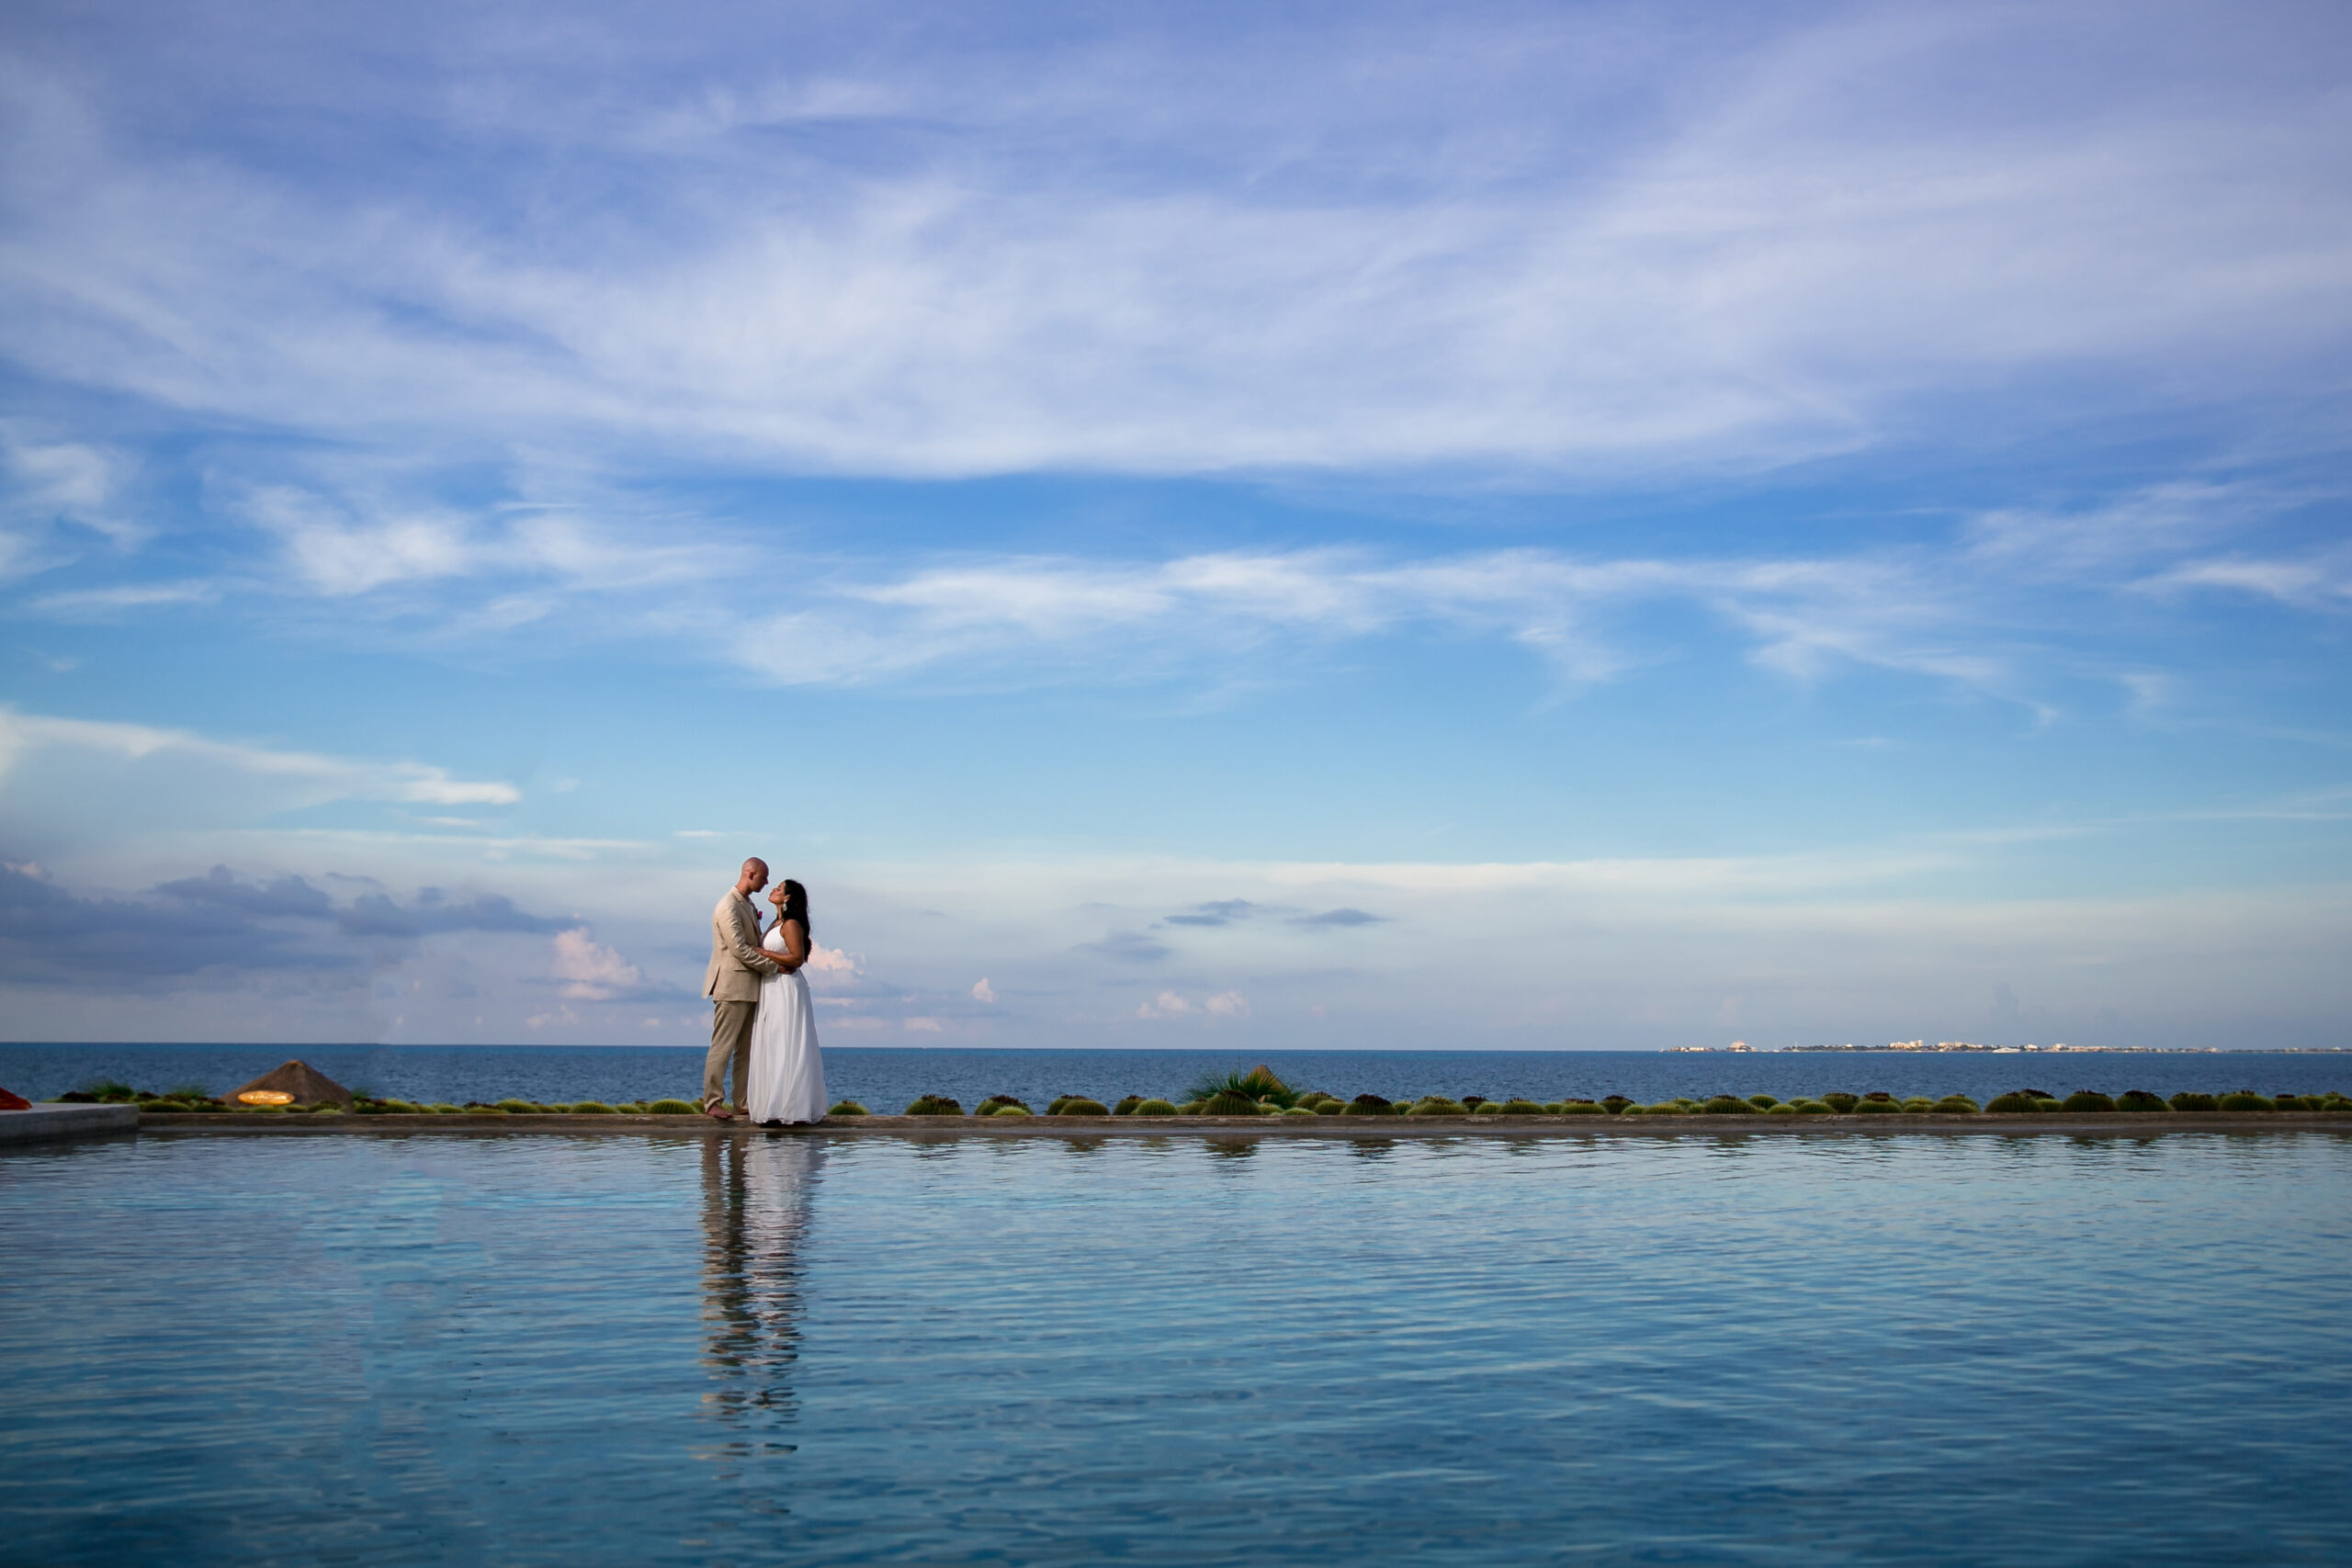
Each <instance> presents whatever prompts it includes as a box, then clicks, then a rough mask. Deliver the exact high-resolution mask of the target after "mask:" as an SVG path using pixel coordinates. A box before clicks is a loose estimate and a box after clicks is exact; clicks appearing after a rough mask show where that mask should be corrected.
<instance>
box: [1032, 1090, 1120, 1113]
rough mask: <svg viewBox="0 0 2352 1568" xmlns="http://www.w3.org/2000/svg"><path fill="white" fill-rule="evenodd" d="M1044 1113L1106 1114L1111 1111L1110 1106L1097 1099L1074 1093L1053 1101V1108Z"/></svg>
mask: <svg viewBox="0 0 2352 1568" xmlns="http://www.w3.org/2000/svg"><path fill="white" fill-rule="evenodd" d="M1109 1114H1111V1111H1110V1108H1109V1107H1108V1106H1105V1105H1104V1104H1103V1102H1102V1101H1101V1100H1088V1099H1086V1098H1085V1097H1084V1096H1082V1095H1075V1094H1074V1095H1071V1096H1069V1098H1068V1099H1066V1100H1057V1101H1055V1103H1054V1107H1053V1109H1051V1110H1049V1111H1046V1115H1048V1116H1108V1115H1109Z"/></svg>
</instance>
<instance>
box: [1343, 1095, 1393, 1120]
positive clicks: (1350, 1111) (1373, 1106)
mask: <svg viewBox="0 0 2352 1568" xmlns="http://www.w3.org/2000/svg"><path fill="white" fill-rule="evenodd" d="M1396 1114H1397V1108H1396V1107H1395V1106H1394V1105H1391V1104H1390V1103H1388V1101H1386V1100H1383V1099H1381V1098H1380V1096H1378V1095H1376V1094H1360V1095H1358V1096H1356V1097H1355V1098H1354V1099H1353V1100H1350V1101H1348V1103H1347V1105H1346V1106H1345V1107H1344V1108H1342V1109H1341V1111H1340V1115H1342V1116H1394V1115H1396Z"/></svg>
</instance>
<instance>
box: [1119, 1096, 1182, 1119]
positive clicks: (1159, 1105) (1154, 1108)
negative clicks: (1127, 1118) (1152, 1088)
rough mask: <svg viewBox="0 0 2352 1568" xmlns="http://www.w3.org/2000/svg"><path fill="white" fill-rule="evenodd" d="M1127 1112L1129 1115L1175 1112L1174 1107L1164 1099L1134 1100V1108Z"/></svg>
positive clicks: (1156, 1114)
mask: <svg viewBox="0 0 2352 1568" xmlns="http://www.w3.org/2000/svg"><path fill="white" fill-rule="evenodd" d="M1128 1114H1129V1115H1131V1116H1173V1115H1175V1114H1176V1107H1175V1106H1173V1105H1171V1104H1170V1103H1169V1102H1168V1101H1167V1100H1137V1101H1136V1108H1135V1109H1134V1110H1133V1111H1129V1112H1128Z"/></svg>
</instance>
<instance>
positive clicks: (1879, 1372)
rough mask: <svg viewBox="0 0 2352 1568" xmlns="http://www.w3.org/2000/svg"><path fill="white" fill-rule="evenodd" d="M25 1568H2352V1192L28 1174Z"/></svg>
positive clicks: (2165, 1154) (64, 1170)
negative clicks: (2351, 1424) (1707, 1567)
mask: <svg viewBox="0 0 2352 1568" xmlns="http://www.w3.org/2000/svg"><path fill="white" fill-rule="evenodd" d="M0 1226H5V1232H0V1234H5V1235H6V1236H7V1238H8V1250H7V1253H6V1261H5V1263H0V1269H5V1276H0V1277H5V1281H6V1283H5V1288H0V1413H4V1414H5V1420H0V1558H5V1559H6V1560H7V1561H10V1562H64V1563H74V1562H89V1563H98V1562H106V1563H120V1562H141V1561H170V1562H198V1563H201V1562H229V1561H232V1560H233V1561H249V1560H268V1561H277V1562H339V1563H373V1562H420V1561H426V1560H433V1561H440V1562H458V1563H470V1562H498V1563H512V1562H550V1563H566V1564H578V1563H586V1562H594V1563H605V1562H611V1563H672V1562H675V1563H706V1562H707V1563H752V1562H796V1563H798V1562H808V1563H828V1562H1018V1563H1065V1562H1067V1563H1081V1562H1084V1563H1092V1562H1137V1563H1169V1564H1176V1563H1186V1564H1190V1563H1204V1562H1207V1563H1221V1562H1231V1563H1258V1562H1269V1563H1272V1562H1283V1563H1291V1562H1333V1563H1340V1562H1350V1563H1352V1562H1367V1561H1385V1560H1395V1561H1405V1560H1416V1561H1420V1562H1443V1563H1469V1562H1480V1563H1484V1562H1493V1563H1506V1562H1509V1563H1519V1562H1555V1561H1574V1562H1677V1563H1718V1562H1720V1563H1788V1564H1799V1563H1819V1562H1905V1563H1953V1564H1963V1563H1964V1564H1986V1563H2036V1564H2039V1563H2116V1562H2135V1563H2151V1562H2177V1563H2197V1564H2212V1563H2231V1562H2244V1563H2266V1564H2275V1563H2296V1562H2312V1563H2319V1562H2329V1563H2340V1562H2345V1561H2347V1560H2352V1506H2348V1505H2347V1503H2346V1496H2347V1485H2346V1481H2347V1477H2346V1458H2345V1451H2344V1450H2343V1447H2342V1438H2341V1423H2342V1421H2343V1419H2344V1417H2345V1416H2346V1412H2347V1411H2352V1313H2347V1311H2346V1308H2347V1306H2352V1245H2347V1243H2352V1139H2347V1138H2346V1137H2343V1136H2340V1135H2334V1134H2318V1133H2261V1134H2241V1135H2233V1134H2219V1133H2203V1134H2169V1135H2165V1136H2161V1137H2147V1138H2126V1137H2099V1138H2080V1139H2075V1138H2060V1137H2053V1136H2046V1135H2045V1136H2018V1137H1992V1136H1985V1137H1970V1138H1936V1137H1926V1136H1901V1135H1894V1136H1883V1137H1873V1138H1852V1137H1834V1136H1824V1137H1819V1138H1815V1137H1793V1138H1792V1137H1760V1136H1757V1137H1742V1136H1740V1135H1738V1134H1722V1135H1709V1136H1703V1137H1701V1136H1692V1137H1686V1138H1673V1139H1666V1138H1660V1139H1649V1138H1642V1139H1623V1140H1608V1139H1600V1140H1587V1139H1559V1140H1533V1141H1486V1140H1479V1139H1474V1138H1461V1139H1446V1140H1430V1141H1418V1140H1402V1139H1400V1140H1397V1141H1395V1142H1386V1141H1367V1142H1346V1143H1340V1142H1332V1143H1322V1142H1265V1143H1259V1142H1255V1141H1251V1140H1250V1139H1248V1138H1246V1137H1236V1138H1234V1139H1230V1140H1204V1139H1199V1138H1193V1137H1182V1138H1169V1139H1164V1140H1162V1139H1148V1140H1147V1139H1136V1140H1128V1139H1120V1140H1103V1141H1100V1142H1094V1143H1090V1142H1084V1141H1080V1142H1063V1141H1060V1140H1044V1139H1039V1140H1028V1139H1023V1140H1016V1141H997V1140H979V1139H973V1140H964V1141H944V1142H938V1143H916V1142H905V1141H899V1140H893V1139H862V1140H855V1141H850V1140H840V1141H829V1140H825V1139H823V1138H820V1137H800V1136H767V1135H753V1136H750V1137H735V1138H728V1137H702V1136H692V1137H636V1136H627V1135H622V1136H612V1135H600V1136H577V1137H575V1136H566V1135H521V1134H506V1135H500V1134H442V1133H434V1134H417V1135H413V1136H403V1135H371V1136H365V1137H361V1136H348V1137H322V1138H300V1139H280V1138H270V1139H258V1138H236V1137H218V1136H214V1137H206V1136H199V1135H153V1134H146V1135H141V1136H139V1137H137V1138H119V1139H114V1140H107V1141H101V1142H93V1143H84V1144H78V1145H57V1146H51V1147H47V1148H43V1147H40V1146H35V1147H31V1148H24V1149H18V1150H15V1151H12V1152H9V1153H6V1154H5V1155H0Z"/></svg>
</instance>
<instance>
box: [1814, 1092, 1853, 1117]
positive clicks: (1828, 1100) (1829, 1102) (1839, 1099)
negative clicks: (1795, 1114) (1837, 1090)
mask: <svg viewBox="0 0 2352 1568" xmlns="http://www.w3.org/2000/svg"><path fill="white" fill-rule="evenodd" d="M1861 1098H1862V1097H1861V1096H1860V1095H1858V1094H1825V1095H1823V1096H1822V1097H1821V1103H1822V1104H1824V1105H1826V1106H1827V1107H1829V1109H1830V1110H1832V1111H1836V1112H1838V1115H1840V1116H1843V1115H1845V1114H1846V1113H1847V1112H1848V1111H1851V1110H1853V1109H1854V1107H1855V1106H1856V1105H1857V1104H1859V1103H1860V1100H1861Z"/></svg>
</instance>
